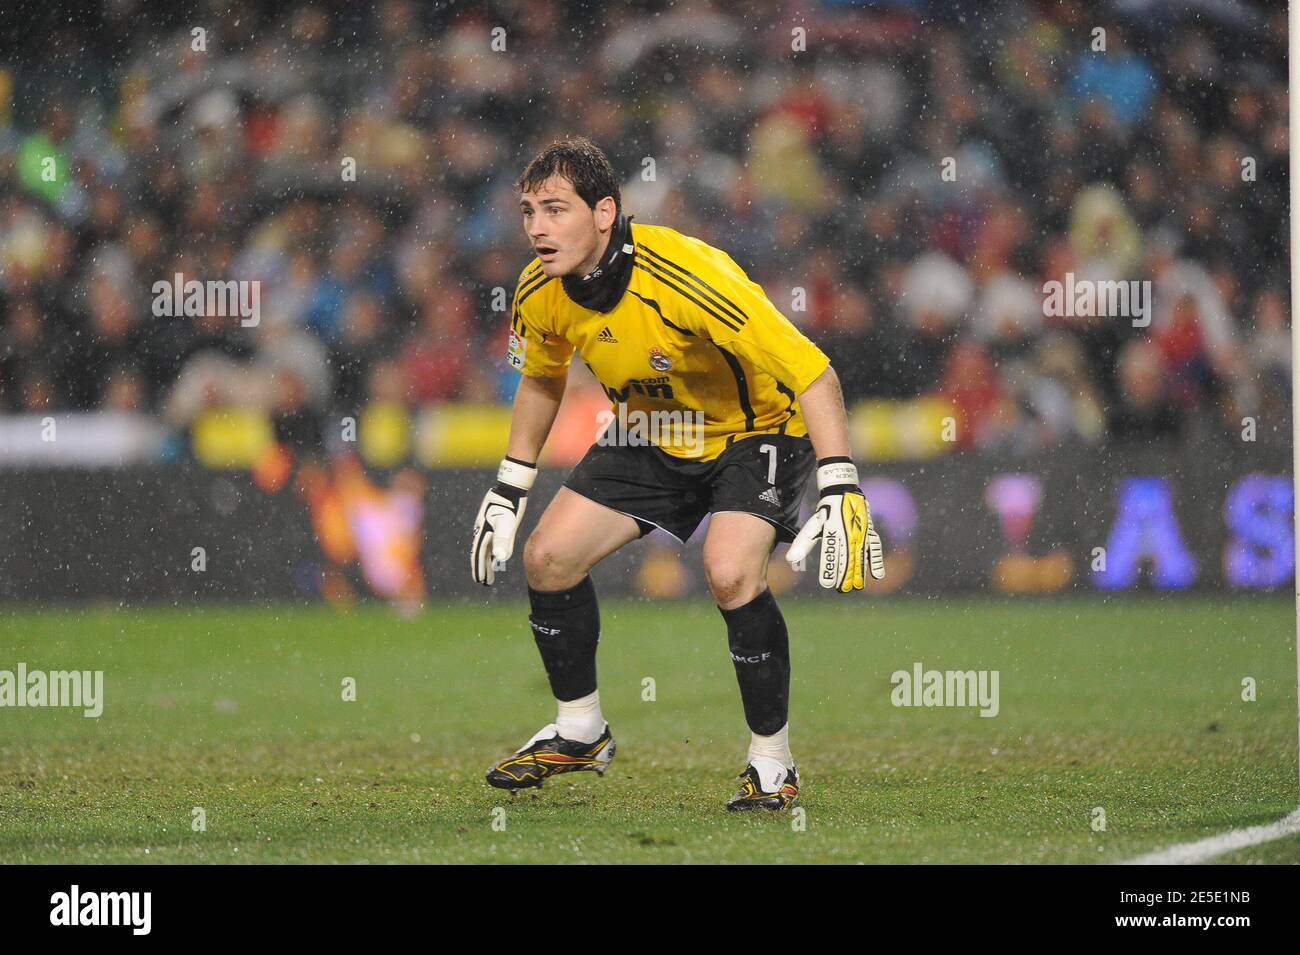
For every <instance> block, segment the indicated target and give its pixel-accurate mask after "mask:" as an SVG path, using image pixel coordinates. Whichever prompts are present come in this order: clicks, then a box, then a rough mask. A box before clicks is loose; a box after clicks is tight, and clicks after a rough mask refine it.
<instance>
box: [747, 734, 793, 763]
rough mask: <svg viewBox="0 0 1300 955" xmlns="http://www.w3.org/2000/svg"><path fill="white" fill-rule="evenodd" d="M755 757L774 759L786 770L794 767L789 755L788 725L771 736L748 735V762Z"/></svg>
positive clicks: (791, 757)
mask: <svg viewBox="0 0 1300 955" xmlns="http://www.w3.org/2000/svg"><path fill="white" fill-rule="evenodd" d="M756 757H761V758H764V759H774V760H776V761H777V762H779V763H780V764H781V765H782V766H784V767H785V768H786V769H790V768H791V767H793V766H794V757H793V756H792V755H791V754H790V724H789V723H786V724H785V725H784V726H782V727H781V728H780V729H779V730H777V731H776V732H775V733H773V734H772V735H771V736H759V735H758V734H757V733H750V734H749V761H750V762H751V763H752V762H753V761H754V759H755V758H756Z"/></svg>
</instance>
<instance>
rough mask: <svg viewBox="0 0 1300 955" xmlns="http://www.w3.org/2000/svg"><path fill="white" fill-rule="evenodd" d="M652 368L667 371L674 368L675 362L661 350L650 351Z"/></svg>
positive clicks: (653, 349)
mask: <svg viewBox="0 0 1300 955" xmlns="http://www.w3.org/2000/svg"><path fill="white" fill-rule="evenodd" d="M650 367H651V368H653V369H654V370H655V371H667V370H668V369H669V368H671V367H673V360H672V359H671V358H669V357H668V356H667V355H666V354H664V352H663V351H662V350H661V349H658V348H651V349H650Z"/></svg>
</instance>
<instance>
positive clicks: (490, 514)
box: [469, 458, 537, 587]
mask: <svg viewBox="0 0 1300 955" xmlns="http://www.w3.org/2000/svg"><path fill="white" fill-rule="evenodd" d="M536 479H537V467H536V465H533V464H525V463H524V462H522V461H516V460H515V459H514V458H506V459H505V460H503V461H502V462H501V467H500V468H498V469H497V483H496V484H494V485H492V490H490V491H488V492H487V494H486V495H484V497H483V503H482V504H480V505H479V508H478V517H476V518H474V540H473V544H472V545H471V547H470V552H469V564H470V573H472V574H473V575H474V579H475V580H476V581H478V582H479V583H480V584H482V585H483V586H484V587H490V586H491V585H492V583H493V581H495V580H496V572H497V570H499V569H502V568H503V567H504V565H505V562H506V561H508V560H509V559H510V555H511V554H513V553H514V552H515V531H516V530H517V529H518V528H519V525H520V524H521V523H522V522H523V519H524V508H525V507H526V506H527V504H528V492H529V490H531V489H532V486H533V481H535V480H536Z"/></svg>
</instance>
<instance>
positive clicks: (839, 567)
mask: <svg viewBox="0 0 1300 955" xmlns="http://www.w3.org/2000/svg"><path fill="white" fill-rule="evenodd" d="M817 465H818V467H817V491H818V493H819V494H820V495H821V497H820V500H818V502H817V509H816V510H814V511H813V514H812V517H810V518H808V521H807V523H805V524H804V526H803V528H802V529H801V530H800V531H799V534H798V536H797V537H795V539H794V541H792V542H791V544H790V549H789V550H787V551H786V554H785V559H786V560H788V561H789V562H790V563H791V564H792V565H796V564H798V563H799V562H800V561H802V560H803V559H804V558H805V557H807V556H808V552H809V551H810V550H812V547H813V544H815V543H816V542H817V540H818V538H820V539H821V542H822V546H821V554H820V558H821V559H820V560H819V561H818V562H817V582H818V583H819V584H821V585H822V586H823V587H825V588H826V589H827V590H831V589H834V590H838V591H839V592H840V593H842V594H847V593H849V592H851V591H854V590H861V589H862V588H863V587H864V586H865V585H866V578H865V576H864V574H863V568H864V567H869V568H870V569H871V576H872V577H874V578H876V580H883V579H884V576H885V554H884V550H883V548H882V547H881V545H880V535H879V534H877V533H876V528H875V526H874V525H873V524H872V523H871V508H869V507H868V506H867V499H866V497H864V496H863V494H862V488H860V487H859V486H858V469H857V468H856V467H854V466H853V462H852V461H850V460H849V459H848V458H845V457H833V458H823V459H822V460H820V461H818V462H817Z"/></svg>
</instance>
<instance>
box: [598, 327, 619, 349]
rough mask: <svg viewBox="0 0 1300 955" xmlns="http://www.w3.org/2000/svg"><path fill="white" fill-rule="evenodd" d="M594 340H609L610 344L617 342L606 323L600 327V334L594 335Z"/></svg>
mask: <svg viewBox="0 0 1300 955" xmlns="http://www.w3.org/2000/svg"><path fill="white" fill-rule="evenodd" d="M596 341H598V342H609V344H611V345H617V344H618V339H617V338H615V337H614V333H613V332H611V331H610V330H609V326H608V325H606V326H605V327H604V328H603V329H601V332H600V334H599V335H597V336H596Z"/></svg>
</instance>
